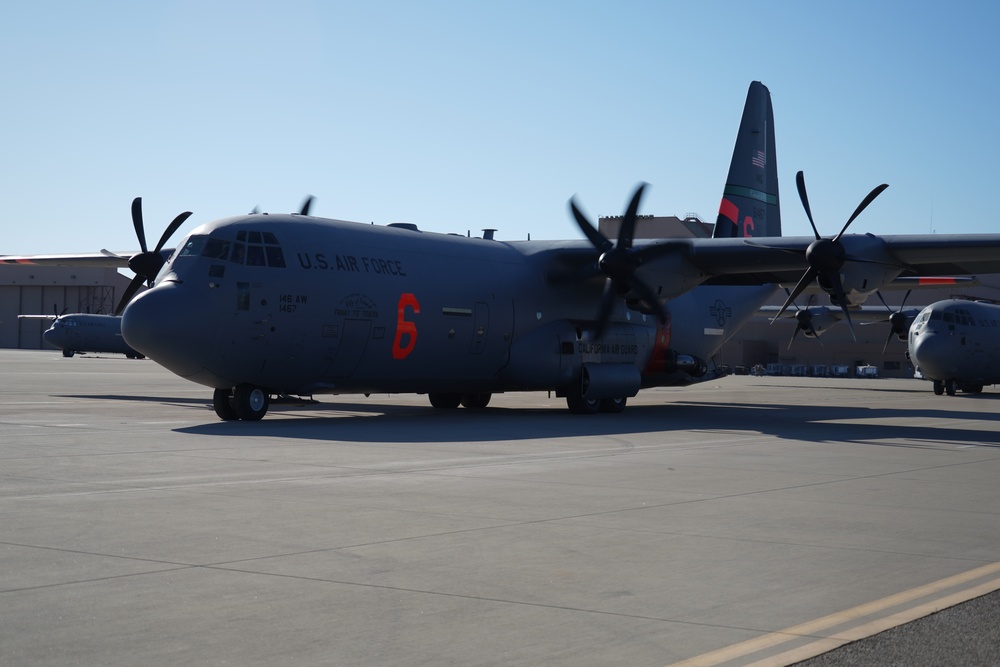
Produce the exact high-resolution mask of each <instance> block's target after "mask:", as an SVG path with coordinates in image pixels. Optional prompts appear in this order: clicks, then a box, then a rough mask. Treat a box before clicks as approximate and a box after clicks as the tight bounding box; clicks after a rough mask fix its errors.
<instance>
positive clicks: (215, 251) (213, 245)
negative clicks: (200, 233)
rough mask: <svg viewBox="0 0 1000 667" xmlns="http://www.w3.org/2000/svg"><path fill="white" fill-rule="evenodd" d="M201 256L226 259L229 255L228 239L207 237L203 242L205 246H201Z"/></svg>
mask: <svg viewBox="0 0 1000 667" xmlns="http://www.w3.org/2000/svg"><path fill="white" fill-rule="evenodd" d="M201 256H202V257H210V258H211V259H226V258H227V257H229V241H223V240H222V239H213V238H209V239H208V241H206V242H205V247H204V248H202V251H201Z"/></svg>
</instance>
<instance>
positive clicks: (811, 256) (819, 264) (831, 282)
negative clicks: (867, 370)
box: [771, 171, 889, 341]
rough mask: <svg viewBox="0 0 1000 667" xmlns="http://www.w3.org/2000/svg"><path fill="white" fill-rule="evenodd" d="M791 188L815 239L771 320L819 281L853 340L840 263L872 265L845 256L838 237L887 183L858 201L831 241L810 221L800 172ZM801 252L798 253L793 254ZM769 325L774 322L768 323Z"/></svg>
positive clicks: (861, 258) (807, 199) (804, 183)
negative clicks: (796, 279)
mask: <svg viewBox="0 0 1000 667" xmlns="http://www.w3.org/2000/svg"><path fill="white" fill-rule="evenodd" d="M795 186H796V188H797V189H798V191H799V199H801V200H802V208H804V209H805V211H806V217H807V218H808V219H809V224H810V225H812V229H813V234H815V235H816V240H815V241H813V242H812V243H810V244H809V247H808V248H806V249H805V256H806V261H807V262H809V268H808V269H806V272H805V273H804V274H802V277H801V278H800V279H799V282H798V283H797V284H796V285H795V288H794V289H793V290H792V292H791V293H790V294H789V295H788V299H786V300H785V303H784V305H782V306H781V309H780V310H779V311H778V314H777V315H776V316H775V317H774V319H778V317H780V316H781V314H782V313H783V312H785V310H786V309H787V308H788V306H789V304H791V303H792V301H793V300H794V299H795V297H797V296H798V295H799V294H801V293H802V291H803V290H804V289H805V288H806V287H808V286H809V285H810V284H811V283H812V282H813V281H814V280H816V279H817V278H819V279H820V280H822V281H823V282H824V283H825V284H826V285H828V286H829V287H830V289H832V290H833V295H834V298H835V300H836V301H837V303H838V304H839V305H840V308H841V309H842V310H843V311H844V318H845V319H846V320H847V324H848V326H850V328H851V336H852V337H853V338H854V340H855V341H857V339H858V337H857V335H856V334H855V333H854V323H853V322H851V314H850V312H849V311H848V309H847V296H846V295H845V294H844V284H843V282H842V281H841V279H840V267H842V266H843V265H844V262H846V261H848V260H850V261H852V262H870V263H879V262H872V260H869V259H866V258H864V257H852V256H849V255H848V254H847V251H846V250H845V249H844V245H843V244H842V243H841V242H840V238H841V237H842V236H843V235H844V233H845V232H846V231H847V228H848V227H850V226H851V223H852V222H854V220H855V218H857V217H858V216H859V215H861V212H862V211H864V210H865V209H866V208H868V205H869V204H871V203H872V202H873V201H875V198H876V197H878V196H879V195H880V194H882V191H883V190H885V189H886V188H887V187H889V185H888V184H886V183H883V184H881V185H879V186H876V187H875V188H874V189H873V190H872V191H871V192H869V193H868V196H867V197H865V198H864V199H863V200H861V203H860V204H858V207H857V208H856V209H854V213H853V214H851V217H850V218H848V219H847V222H846V223H845V224H844V227H843V228H842V229H841V230H840V233H839V234H837V235H836V236H834V237H833V238H823V237H822V236H821V235H820V233H819V230H818V229H817V228H816V223H815V222H813V217H812V210H811V209H810V208H809V197H808V196H807V195H806V180H805V176H804V175H803V174H802V172H801V171H800V172H798V173H797V174H795ZM796 252H801V251H796ZM771 321H772V322H773V321H774V320H771Z"/></svg>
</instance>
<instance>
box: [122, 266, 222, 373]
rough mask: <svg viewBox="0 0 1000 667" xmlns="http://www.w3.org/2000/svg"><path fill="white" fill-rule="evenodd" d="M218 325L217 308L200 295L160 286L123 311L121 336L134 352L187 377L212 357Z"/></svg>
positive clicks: (196, 292) (174, 287) (181, 287)
mask: <svg viewBox="0 0 1000 667" xmlns="http://www.w3.org/2000/svg"><path fill="white" fill-rule="evenodd" d="M218 325H219V312H218V309H217V308H216V307H215V306H214V305H213V304H212V303H211V302H210V301H209V300H208V299H207V298H206V297H205V296H204V295H203V294H201V293H199V292H198V291H196V290H192V289H191V288H189V287H188V288H186V287H185V286H184V285H179V284H176V283H160V284H159V285H157V286H155V287H153V288H152V289H150V290H147V291H146V292H144V293H143V294H140V295H139V296H138V297H136V298H135V299H134V300H133V301H132V302H131V303H130V304H129V305H128V307H127V308H125V312H124V313H123V314H122V337H123V338H124V339H125V342H126V343H128V344H129V346H131V347H132V349H134V350H135V351H137V352H141V353H142V354H144V355H146V356H147V357H149V358H150V359H152V360H153V361H155V362H157V363H158V364H160V365H161V366H163V367H165V368H167V369H168V370H171V371H173V372H174V373H176V374H177V375H180V376H181V377H189V376H192V375H194V374H196V373H198V372H199V371H201V370H202V369H203V368H204V367H205V364H206V363H207V362H208V360H209V359H210V358H211V356H212V351H213V349H214V347H215V338H216V336H215V334H216V331H217V329H218Z"/></svg>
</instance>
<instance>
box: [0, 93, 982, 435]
mask: <svg viewBox="0 0 1000 667" xmlns="http://www.w3.org/2000/svg"><path fill="white" fill-rule="evenodd" d="M748 109H749V111H748ZM748 113H749V115H750V116H751V117H754V118H756V119H757V121H759V122H758V124H757V125H755V126H753V127H744V126H742V125H741V131H740V133H739V136H738V139H737V146H736V150H735V151H734V156H733V164H734V165H738V168H737V169H736V170H735V171H736V174H737V177H736V178H735V179H734V177H733V173H734V170H733V169H731V171H730V179H729V181H728V183H727V185H726V188H725V190H724V193H723V199H722V203H721V205H720V214H719V222H718V224H717V226H716V232H715V237H714V238H711V239H703V238H679V239H657V240H637V239H636V228H637V224H638V211H639V207H640V203H641V198H642V194H643V191H644V187H645V186H644V185H640V186H639V187H638V188H637V189H636V190H635V192H634V193H633V195H632V197H631V199H630V201H629V204H628V206H627V209H626V212H625V215H624V216H623V218H622V221H621V226H620V229H619V231H618V233H617V235H615V237H614V240H612V239H610V238H608V237H607V236H605V234H603V233H602V232H601V231H599V230H598V229H597V228H595V227H594V225H593V224H592V223H591V222H590V221H589V219H588V218H587V216H586V215H585V214H584V213H583V211H582V210H581V208H580V207H579V205H578V204H577V202H576V201H575V200H571V201H570V205H569V208H570V213H571V217H572V219H573V220H574V221H575V223H576V224H577V226H578V227H579V229H580V230H581V232H582V233H583V235H584V236H585V237H586V240H581V241H510V242H505V241H499V240H495V239H492V238H468V237H465V236H457V235H451V234H442V233H433V232H427V231H422V230H419V229H417V228H416V227H415V226H413V225H388V226H376V225H370V224H365V223H355V222H347V221H341V220H326V219H321V218H316V217H311V216H308V215H301V214H299V215H296V214H292V215H267V214H250V215H242V216H237V217H233V218H226V219H223V220H218V221H215V222H211V223H208V224H205V225H202V226H200V227H198V228H197V229H195V230H193V231H192V232H191V233H190V234H188V236H187V237H186V238H185V239H184V241H183V242H182V243H181V244H180V246H179V248H178V249H177V250H176V251H175V252H174V253H173V254H172V255H171V256H170V258H169V259H168V260H167V261H166V263H163V253H162V251H161V252H157V251H156V250H160V247H159V246H158V248H157V249H156V250H154V251H144V252H141V253H138V254H137V255H134V256H132V257H131V258H130V259H129V264H130V266H133V270H136V273H137V277H139V278H142V279H145V280H151V281H152V282H153V286H152V287H151V288H150V289H149V290H147V291H146V292H145V293H143V294H141V295H139V296H138V297H136V298H135V300H133V301H131V303H129V304H128V305H127V307H126V308H125V310H124V314H123V321H122V333H123V335H124V337H125V340H126V341H127V342H128V343H129V345H131V346H132V347H133V348H134V349H136V350H138V351H139V352H141V353H143V354H145V355H146V356H148V357H150V358H151V359H153V360H155V361H156V362H157V363H159V364H161V365H162V366H164V367H165V368H167V369H169V370H171V371H173V372H174V373H176V374H178V375H180V376H181V377H184V378H186V379H189V380H191V381H193V382H197V383H200V384H203V385H206V386H208V387H211V388H213V389H214V390H215V392H214V407H215V411H216V413H217V414H218V415H219V417H220V418H222V419H224V420H232V419H242V420H246V421H255V420H259V419H261V418H262V417H263V416H264V415H265V413H266V412H267V409H268V405H269V401H270V397H271V396H272V395H281V394H299V395H313V394H320V393H331V394H340V393H376V392H377V393H397V392H398V393H424V394H427V395H428V397H429V399H430V403H431V405H433V406H434V407H437V408H455V407H458V406H459V405H463V406H465V407H468V408H481V407H484V406H486V405H487V404H488V402H489V400H490V397H491V395H492V394H493V393H497V392H505V391H545V390H548V391H554V392H555V393H556V395H558V396H563V397H565V399H566V401H567V404H568V407H569V408H570V410H571V411H572V412H574V413H581V414H583V413H594V412H599V411H601V412H621V411H622V410H623V409H624V408H625V404H626V401H627V399H628V398H629V397H631V396H634V395H635V394H636V393H637V392H638V391H639V390H640V389H642V388H644V387H654V386H664V385H671V384H684V383H690V382H694V381H698V380H699V379H703V378H705V377H708V376H709V374H708V373H707V372H706V365H707V364H706V357H705V355H706V354H711V351H712V350H713V349H715V350H717V349H718V346H720V345H721V343H722V341H723V340H724V339H725V338H726V337H728V336H730V335H732V332H733V331H734V329H735V325H737V324H739V323H742V322H744V321H746V319H747V318H749V317H751V316H753V314H754V313H755V312H756V311H757V309H758V308H759V307H760V305H762V304H763V303H764V301H765V300H766V299H767V298H768V297H769V296H771V294H773V292H774V289H775V285H777V284H782V283H792V282H795V281H796V280H797V279H798V284H797V286H796V289H795V293H793V294H792V295H791V296H790V298H789V302H791V301H792V299H794V296H795V295H796V293H801V291H802V290H804V289H805V288H806V287H807V286H809V285H810V284H812V283H813V282H818V284H819V285H820V286H821V287H822V288H823V289H824V290H826V291H828V292H830V293H831V294H832V295H833V297H834V298H835V299H836V301H837V304H838V305H840V306H841V307H842V308H844V309H846V308H847V306H848V305H850V304H855V303H860V302H863V301H864V299H865V298H867V296H869V295H870V294H871V293H873V292H874V291H875V290H877V289H879V287H881V286H884V285H886V284H888V283H890V282H892V281H893V280H894V279H896V278H897V277H899V276H920V275H946V274H949V275H968V274H971V273H984V272H1000V253H998V252H997V251H998V249H1000V235H975V236H971V235H970V236H957V235H950V236H931V235H927V236H896V237H878V236H874V235H870V234H866V235H853V234H847V233H846V231H847V227H848V225H849V224H851V222H853V221H854V220H855V219H856V218H857V217H858V216H859V215H860V213H861V212H862V211H863V210H864V209H865V208H866V207H867V206H868V205H869V204H870V203H871V202H872V201H873V200H874V199H875V197H877V196H878V195H879V194H880V193H881V192H882V191H883V190H884V189H885V186H884V185H880V186H878V187H876V188H875V189H874V190H872V192H871V193H870V194H869V195H868V196H867V197H866V198H865V199H864V200H863V201H862V203H861V204H860V205H859V206H858V207H857V209H856V210H855V212H854V214H853V215H852V216H851V217H850V219H849V220H848V222H847V224H846V225H844V227H843V228H842V229H841V232H840V233H839V234H837V236H836V237H833V238H823V237H822V236H821V235H820V234H819V232H818V230H817V229H816V225H815V223H813V228H814V231H815V237H816V238H812V237H806V238H787V237H786V238H782V237H780V236H778V234H780V220H779V217H778V196H777V176H776V167H775V163H774V136H773V116H772V113H771V107H770V97H769V95H768V94H767V90H766V88H765V87H763V85H761V84H759V83H757V82H755V83H754V84H752V85H751V87H750V92H749V93H748V103H747V108H745V110H744V121H746V119H747V117H748ZM744 130H746V131H744ZM797 185H798V190H799V196H800V199H801V200H802V203H803V205H804V207H805V208H806V212H807V216H808V217H809V219H810V222H811V223H812V214H811V211H810V210H809V205H808V199H807V197H806V193H805V181H804V178H803V177H802V176H801V174H800V175H799V176H798V178H797ZM135 210H136V207H135V206H134V207H133V220H136V219H137V218H136V215H135ZM182 215H183V214H182ZM139 219H141V218H139ZM136 226H137V230H138V228H139V225H138V224H137V225H136ZM168 231H169V230H168ZM160 246H162V243H161V244H160ZM88 258H90V259H92V258H93V256H88ZM32 259H33V258H8V260H9V261H32ZM34 259H38V258H34ZM90 259H88V260H87V261H90ZM104 259H105V261H107V260H109V259H112V258H109V257H105V258H104ZM0 261H2V260H0ZM64 261H65V258H64ZM105 265H107V264H105ZM160 265H162V268H160V269H159V271H158V273H157V274H156V275H155V278H154V276H152V275H150V274H151V273H152V269H153V268H159V266H160ZM140 269H141V270H142V271H143V273H142V274H140V272H139V270H140Z"/></svg>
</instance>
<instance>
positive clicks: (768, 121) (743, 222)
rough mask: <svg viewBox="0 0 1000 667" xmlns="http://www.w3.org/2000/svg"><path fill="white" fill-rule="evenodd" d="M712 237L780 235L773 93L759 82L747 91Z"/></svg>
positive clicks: (751, 85)
mask: <svg viewBox="0 0 1000 667" xmlns="http://www.w3.org/2000/svg"><path fill="white" fill-rule="evenodd" d="M713 236H714V237H715V238H732V237H737V236H738V237H761V236H781V210H780V209H779V207H778V164H777V156H776V154H775V149H774V110H773V109H772V108H771V93H770V91H768V89H767V86H765V85H764V84H762V83H761V82H760V81H754V82H753V83H751V84H750V89H749V90H748V91H747V101H746V105H745V106H744V107H743V119H742V120H741V121H740V130H739V133H738V134H737V135H736V146H735V148H734V149H733V161H732V162H731V163H730V165H729V178H727V179H726V187H725V189H724V190H723V192H722V203H721V204H720V205H719V217H718V218H717V220H716V223H715V233H714V234H713Z"/></svg>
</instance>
